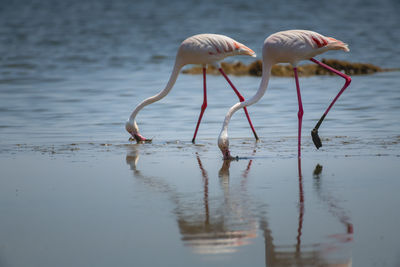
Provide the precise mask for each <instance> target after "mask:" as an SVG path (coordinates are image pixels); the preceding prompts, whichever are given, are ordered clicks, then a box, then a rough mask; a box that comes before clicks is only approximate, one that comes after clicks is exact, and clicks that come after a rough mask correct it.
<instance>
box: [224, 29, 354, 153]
mask: <svg viewBox="0 0 400 267" xmlns="http://www.w3.org/2000/svg"><path fill="white" fill-rule="evenodd" d="M329 50H343V51H345V52H348V51H349V48H348V46H347V44H345V43H343V42H342V41H339V40H336V39H334V38H332V37H325V36H323V35H321V34H319V33H316V32H313V31H306V30H289V31H282V32H277V33H274V34H272V35H270V36H269V37H268V38H267V39H265V41H264V45H263V69H262V79H261V83H260V86H259V89H258V91H257V93H256V94H255V95H254V96H253V97H252V98H250V99H249V100H247V101H244V102H240V103H236V104H235V105H233V106H232V107H231V108H230V110H229V111H228V113H227V114H226V116H225V120H224V123H223V126H222V130H221V133H220V135H219V137H218V146H219V148H220V149H221V151H222V154H223V157H224V159H231V158H232V157H231V155H230V152H229V139H228V124H229V121H230V119H231V117H232V116H233V114H234V113H235V112H236V111H237V110H238V109H240V108H242V107H247V106H250V105H252V104H254V103H256V102H257V101H258V100H260V98H261V97H262V96H263V95H264V93H265V91H266V90H267V86H268V81H269V78H270V75H271V68H272V66H273V65H274V64H276V63H290V64H291V65H292V66H293V71H294V78H295V81H296V89H297V100H298V104H299V111H298V113H297V115H298V121H299V124H298V157H299V158H300V157H301V124H302V118H303V104H302V102H301V94H300V86H299V79H298V76H297V64H298V63H299V62H300V61H302V60H311V61H312V62H314V63H316V64H318V65H320V66H321V67H323V68H325V69H327V70H329V71H331V72H333V73H335V74H337V75H339V76H340V77H343V78H344V79H345V80H346V82H345V84H344V86H343V88H342V89H341V90H340V91H339V93H338V94H337V96H336V97H335V98H334V99H333V101H332V102H331V104H330V105H329V106H328V108H327V109H326V111H325V113H324V114H323V115H322V117H321V119H320V120H319V121H318V123H317V124H316V126H315V128H314V129H313V130H312V131H311V136H312V139H313V142H314V144H315V146H316V147H317V149H318V148H320V147H321V146H322V143H321V139H320V138H319V136H318V128H319V126H320V125H321V123H322V121H323V120H324V118H325V116H326V115H327V114H328V112H329V110H330V109H331V108H332V106H333V104H334V103H335V102H336V100H337V99H338V98H339V96H340V95H341V94H342V93H343V91H344V90H345V89H346V88H347V87H348V86H349V84H350V82H351V78H350V77H349V76H347V75H345V74H343V73H341V72H340V71H338V70H335V69H333V68H332V67H329V66H327V65H325V64H323V63H322V62H319V61H318V60H316V59H314V58H313V57H315V56H316V55H319V54H322V53H324V52H326V51H329Z"/></svg>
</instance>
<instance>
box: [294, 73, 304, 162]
mask: <svg viewBox="0 0 400 267" xmlns="http://www.w3.org/2000/svg"><path fill="white" fill-rule="evenodd" d="M293 71H294V78H295V80H296V90H297V101H298V102H299V112H298V113H297V117H298V118H299V131H298V134H297V155H298V157H299V158H300V157H301V124H302V122H303V114H304V111H303V103H302V102H301V94H300V86H299V77H298V76H297V68H293Z"/></svg>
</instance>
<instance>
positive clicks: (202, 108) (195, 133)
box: [192, 67, 207, 144]
mask: <svg viewBox="0 0 400 267" xmlns="http://www.w3.org/2000/svg"><path fill="white" fill-rule="evenodd" d="M203 88H204V98H203V105H201V111H200V116H199V120H198V121H197V125H196V130H195V131H194V135H193V139H192V143H193V144H194V142H195V139H196V135H197V131H198V130H199V126H200V122H201V118H203V114H204V111H205V110H206V108H207V86H206V67H203Z"/></svg>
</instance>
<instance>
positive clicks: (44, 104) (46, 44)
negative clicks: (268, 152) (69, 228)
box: [0, 0, 400, 143]
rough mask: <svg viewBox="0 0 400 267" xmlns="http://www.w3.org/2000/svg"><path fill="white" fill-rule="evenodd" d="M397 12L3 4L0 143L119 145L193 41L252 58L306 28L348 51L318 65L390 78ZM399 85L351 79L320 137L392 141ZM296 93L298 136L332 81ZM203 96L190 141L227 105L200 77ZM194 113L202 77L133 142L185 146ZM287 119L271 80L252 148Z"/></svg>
mask: <svg viewBox="0 0 400 267" xmlns="http://www.w3.org/2000/svg"><path fill="white" fill-rule="evenodd" d="M399 11H400V4H399V2H398V1H394V0H384V1H379V2H377V1H361V0H360V1H335V2H333V1H331V2H328V1H302V2H298V1H247V2H244V1H239V0H230V1H201V2H199V1H192V0H188V1H169V2H168V3H165V2H164V1H161V0H159V1H157V0H149V1H128V0H116V1H101V0H96V1H94V0H93V1H90V0H88V1H76V0H70V1H58V0H55V1H50V0H49V1H39V0H38V1H34V0H33V1H27V0H26V1H22V0H21V1H7V0H3V1H1V4H0V114H1V116H0V134H1V141H0V142H2V143H24V142H28V143H30V142H40V143H43V142H48V141H49V140H52V141H53V142H55V141H61V142H63V141H65V140H69V141H88V140H91V141H98V140H105V139H106V140H108V141H121V140H123V141H125V140H126V138H127V137H128V135H127V134H126V133H125V130H124V122H125V120H126V119H127V118H128V117H129V115H130V113H131V111H132V110H133V108H134V107H135V106H136V105H137V104H138V103H139V102H140V101H142V100H143V99H144V98H147V97H149V96H151V95H154V94H156V93H157V92H158V91H160V90H161V89H163V88H164V86H165V84H166V82H167V80H168V78H169V75H170V71H171V70H172V66H173V62H174V59H175V53H176V50H177V47H178V46H179V44H180V42H181V41H183V40H184V39H185V38H187V37H188V36H191V35H194V34H197V33H220V34H225V35H228V36H230V37H232V38H234V39H236V40H238V41H240V42H243V43H245V44H246V45H248V46H249V47H250V48H252V49H253V50H255V51H256V53H257V54H258V57H259V58H260V57H261V47H262V43H263V41H264V39H265V38H266V37H267V36H268V35H269V34H271V33H274V32H277V31H280V30H285V29H310V30H315V31H317V32H320V33H322V34H325V35H328V36H333V37H335V38H338V39H340V40H343V41H345V42H347V43H348V44H349V46H350V49H351V51H350V53H342V52H337V51H334V52H328V53H326V54H325V55H324V56H323V57H326V58H338V59H344V60H348V61H353V62H368V63H373V64H376V65H378V66H381V67H386V68H389V67H390V68H392V67H394V68H398V67H399V63H398V62H399V57H400V46H398V45H397V44H398V43H399V41H400V29H399V27H398V25H399V23H400V17H399V15H398V14H399ZM227 60H228V61H234V60H242V61H244V62H245V63H249V62H251V60H252V59H251V58H248V57H235V58H228V59H227ZM232 80H233V82H234V83H235V84H236V85H237V87H238V89H239V90H240V91H241V92H242V93H243V95H244V96H245V97H246V98H247V97H250V96H252V95H253V94H254V93H255V91H256V89H257V88H258V83H259V78H254V77H232ZM399 81H400V78H399V75H398V72H391V73H381V74H377V75H372V76H358V77H354V79H353V83H352V85H351V86H350V88H349V89H348V91H346V93H345V94H344V95H343V96H342V97H341V98H340V100H339V101H338V103H337V105H336V106H335V108H334V109H333V110H332V112H331V113H330V114H329V116H328V118H327V120H326V122H325V125H326V128H325V126H322V127H321V129H326V134H333V135H349V134H350V135H351V134H354V135H370V134H372V135H374V134H375V135H376V134H378V135H379V134H383V133H384V134H386V135H396V134H398V133H399V132H400V131H399V125H400V124H399V123H398V122H399V119H398V115H399V114H400V112H399V106H400V105H399V104H398V103H399V100H400V93H399V90H398V88H399V87H398V85H399ZM300 83H301V87H302V91H303V101H304V109H305V117H304V129H305V130H307V131H306V133H307V135H308V131H309V129H311V128H312V127H313V125H314V124H315V123H316V121H317V120H318V118H319V117H320V116H321V114H322V112H323V111H324V109H325V108H326V106H327V105H328V103H329V101H330V100H331V99H332V98H333V97H334V95H336V93H337V92H338V90H339V88H340V87H341V86H342V84H343V81H342V79H340V78H336V77H311V78H304V79H301V81H300ZM208 87H209V108H208V110H207V111H206V114H205V117H204V121H203V124H202V126H201V128H200V132H199V138H198V140H201V139H202V138H215V139H216V137H217V135H218V133H219V130H220V127H221V123H222V121H223V118H224V115H225V113H226V111H227V110H228V108H229V107H230V106H231V105H233V104H234V103H236V102H237V100H236V96H234V94H233V92H231V89H230V88H229V87H228V85H227V84H226V82H225V81H224V79H223V78H222V77H220V76H214V77H210V76H209V78H208ZM201 103H202V82H201V77H200V76H191V75H181V76H180V77H179V78H178V81H177V83H176V85H175V88H174V89H173V91H172V93H171V94H170V95H169V96H167V97H166V98H165V99H163V100H162V101H160V102H159V103H157V104H153V105H152V106H149V107H146V108H145V110H143V111H142V112H141V113H140V114H139V117H138V122H139V126H140V127H141V131H142V133H143V134H144V135H145V136H148V137H155V138H158V139H160V138H161V139H162V140H169V139H171V138H172V139H173V138H177V139H183V140H190V138H191V136H192V132H193V131H194V126H195V123H196V120H197V116H198V113H199V111H200V105H201ZM296 111H297V103H296V94H295V86H294V81H293V79H291V78H273V79H272V81H271V83H270V86H269V89H268V92H267V94H266V96H265V97H264V98H263V99H262V100H261V101H260V102H259V103H258V104H257V105H254V106H253V107H251V108H250V114H251V116H252V118H253V120H254V124H255V127H256V129H258V132H259V135H260V136H261V137H263V136H270V135H275V136H276V135H277V134H279V135H285V136H286V135H289V136H292V135H293V136H295V135H296V127H297V123H296V120H297V117H296ZM240 113H241V112H240ZM238 114H239V113H238ZM240 116H242V114H240V115H235V118H236V117H237V118H240V119H234V121H233V122H232V128H231V129H234V130H232V131H231V132H232V135H233V136H235V134H237V136H238V137H243V136H247V135H248V134H249V133H248V130H247V126H246V122H245V119H242V118H241V117H240ZM242 122H243V123H242ZM235 123H236V124H235Z"/></svg>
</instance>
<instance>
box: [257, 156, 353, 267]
mask: <svg viewBox="0 0 400 267" xmlns="http://www.w3.org/2000/svg"><path fill="white" fill-rule="evenodd" d="M321 171H322V166H321V165H317V166H316V169H315V170H314V178H315V177H316V175H320V174H321ZM318 177H319V176H318ZM298 181H299V199H298V211H299V214H298V217H297V218H298V224H297V236H296V244H295V245H294V246H293V245H279V246H278V245H275V244H274V238H273V233H272V230H271V229H270V227H269V224H268V221H267V220H266V219H265V218H262V219H261V222H260V228H261V229H262V230H263V232H264V242H265V265H266V266H332V267H333V266H337V267H339V266H343V267H344V266H351V265H352V261H351V255H348V254H350V249H349V248H348V246H346V245H350V243H351V241H352V240H353V225H352V223H351V222H350V218H349V216H347V215H346V213H345V212H344V211H343V209H341V207H340V206H339V205H338V204H335V202H334V198H332V197H328V196H326V195H324V193H323V192H322V191H321V190H319V197H320V199H321V200H322V201H323V202H325V203H326V204H327V205H328V207H329V208H328V210H329V211H330V213H331V214H333V215H334V217H335V218H337V219H338V220H339V221H340V223H341V224H343V225H344V228H345V229H344V232H343V233H339V234H334V235H331V236H329V237H330V238H331V239H336V241H334V240H330V242H329V243H327V244H321V243H316V244H302V232H303V222H304V216H305V194H304V187H303V174H302V170H301V158H298ZM334 254H336V255H334Z"/></svg>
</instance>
